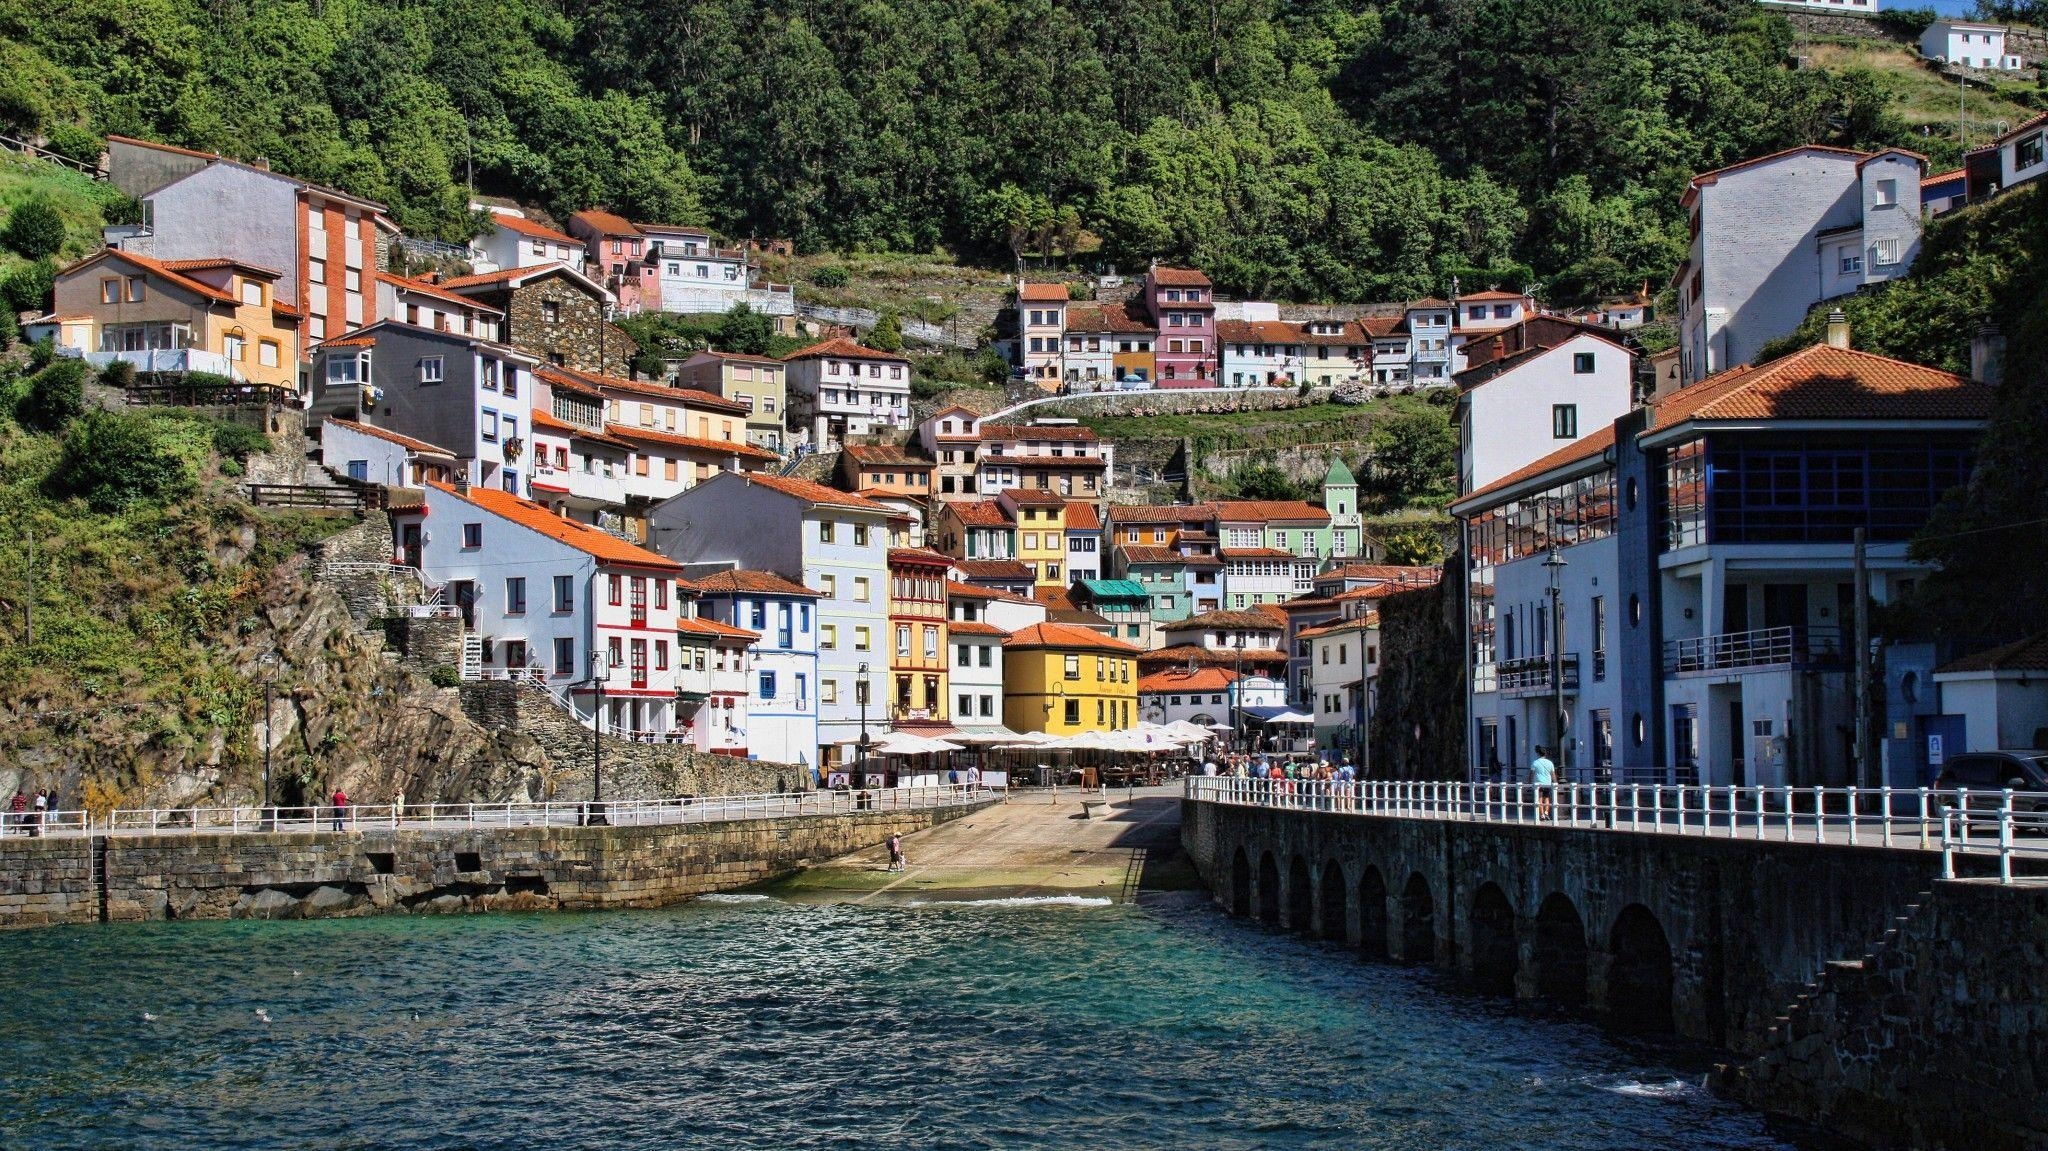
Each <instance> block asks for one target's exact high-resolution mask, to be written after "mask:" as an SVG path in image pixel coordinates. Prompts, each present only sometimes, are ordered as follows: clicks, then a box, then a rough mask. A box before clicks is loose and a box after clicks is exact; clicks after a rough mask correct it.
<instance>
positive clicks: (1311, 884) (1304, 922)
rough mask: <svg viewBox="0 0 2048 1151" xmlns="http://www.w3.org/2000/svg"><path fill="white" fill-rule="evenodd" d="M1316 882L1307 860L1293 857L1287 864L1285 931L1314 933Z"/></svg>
mask: <svg viewBox="0 0 2048 1151" xmlns="http://www.w3.org/2000/svg"><path fill="white" fill-rule="evenodd" d="M1315 898H1316V881H1315V877H1314V876H1313V875H1311V874H1310V873H1309V869H1308V860H1306V859H1303V858H1302V857H1301V856H1299V855H1297V856H1295V857H1294V858H1293V859H1292V860H1291V861H1289V863H1288V864H1287V930H1289V931H1300V932H1304V933H1311V932H1314V931H1315V929H1316V924H1315Z"/></svg>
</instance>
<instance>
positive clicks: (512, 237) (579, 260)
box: [469, 207, 585, 275]
mask: <svg viewBox="0 0 2048 1151" xmlns="http://www.w3.org/2000/svg"><path fill="white" fill-rule="evenodd" d="M490 213H491V224H490V228H489V229H488V230H487V231H485V232H484V234H483V235H481V236H478V237H477V238H476V239H474V240H471V241H470V242H469V252H470V258H469V262H470V269H471V271H473V272H477V273H482V272H498V271H503V270H505V269H507V268H538V267H543V266H545V265H547V264H567V265H568V266H569V267H570V268H571V269H572V270H574V271H575V272H576V273H577V274H578V275H581V274H582V272H583V259H584V254H585V253H584V248H583V241H581V240H579V239H577V238H576V237H574V236H571V235H569V234H568V233H567V232H562V231H559V230H557V229H554V228H550V227H548V226H547V225H545V224H542V223H540V222H539V221H537V220H531V219H528V218H527V217H526V216H525V215H523V214H521V213H519V212H516V211H514V210H512V209H510V208H498V207H493V208H491V209H490Z"/></svg>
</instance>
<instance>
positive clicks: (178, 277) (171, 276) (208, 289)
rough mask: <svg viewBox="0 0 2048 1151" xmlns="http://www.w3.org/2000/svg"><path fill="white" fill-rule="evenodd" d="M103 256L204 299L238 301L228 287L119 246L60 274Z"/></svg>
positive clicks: (88, 257) (80, 262)
mask: <svg viewBox="0 0 2048 1151" xmlns="http://www.w3.org/2000/svg"><path fill="white" fill-rule="evenodd" d="M102 258H111V259H115V260H120V261H122V262H124V263H127V264H132V265H133V266H135V267H137V268H141V269H142V270H143V271H145V272H148V273H150V274H152V275H154V276H156V277H158V278H159V279H162V280H165V281H167V282H169V283H171V284H174V285H176V286H177V287H179V288H182V289H184V290H185V291H188V292H191V293H193V294H195V295H197V296H199V297H201V298H203V299H207V300H212V301H213V302H215V303H217V304H233V303H237V302H238V301H237V300H236V299H235V294H234V293H233V292H230V291H227V290H226V289H223V288H216V287H214V286H213V285H212V284H209V283H206V282H204V281H201V280H195V279H193V278H192V277H190V276H188V275H186V274H185V273H183V272H181V271H179V270H177V269H176V268H173V267H172V266H171V265H169V264H167V263H164V262H163V261H161V260H153V259H151V258H149V257H148V256H143V255H138V254H136V253H134V252H124V251H122V250H121V249H119V248H105V249H102V250H101V251H99V252H98V253H95V254H94V255H91V256H87V257H86V258H85V259H83V260H80V261H78V262H77V263H75V264H73V265H71V267H69V268H65V269H64V270H63V271H62V272H59V273H58V275H60V276H62V275H66V274H69V273H70V272H73V271H75V270H77V269H79V268H82V267H84V266H85V265H86V264H89V263H91V262H93V261H95V260H99V259H102Z"/></svg>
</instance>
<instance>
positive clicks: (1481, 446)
mask: <svg viewBox="0 0 2048 1151" xmlns="http://www.w3.org/2000/svg"><path fill="white" fill-rule="evenodd" d="M1465 347H1466V352H1467V355H1468V358H1469V359H1471V360H1473V361H1475V362H1474V364H1473V366H1471V367H1468V368H1466V369H1465V370H1464V371H1462V372H1459V373H1458V376H1457V380H1458V405H1457V421H1458V490H1459V491H1460V492H1469V491H1471V490H1473V489H1474V488H1480V487H1484V486H1486V485H1487V484H1490V483H1492V482H1494V481H1495V480H1497V479H1499V478H1500V477H1502V476H1504V475H1507V474H1508V473H1510V472H1513V471H1517V470H1519V469H1520V468H1522V467H1523V466H1525V465H1527V464H1529V463H1531V462H1533V461H1535V460H1537V459H1539V458H1541V457H1543V456H1546V455H1549V454H1550V453H1551V452H1552V451H1555V450H1556V449H1557V448H1559V447H1561V446H1563V445H1565V444H1569V443H1572V442H1573V441H1575V440H1577V439H1579V438H1580V437H1581V436H1583V435H1585V434H1586V433H1587V432H1590V431H1593V430H1595V429H1597V428H1603V427H1606V426H1607V425H1608V424H1611V423H1613V422H1614V421H1615V420H1616V419H1617V418H1619V417H1620V416H1621V415H1622V414H1623V413H1625V412H1627V411H1628V410H1629V408H1630V407H1631V406H1632V405H1633V402H1634V397H1635V356H1634V355H1633V354H1632V353H1631V352H1630V351H1629V350H1628V349H1627V348H1625V347H1623V346H1622V345H1621V344H1620V343H1619V342H1617V341H1616V340H1615V339H1614V337H1613V336H1612V334H1610V333H1607V332H1605V331H1603V330H1602V329H1599V328H1596V327H1593V326H1591V325H1588V324H1581V323H1578V322H1577V321H1574V320H1565V319H1559V318H1557V317H1552V316H1544V317H1539V318H1537V319H1534V320H1531V321H1528V322H1525V323H1523V324H1520V325H1517V326H1515V327H1512V328H1509V329H1504V330H1502V331H1500V332H1498V333H1496V334H1494V335H1491V336H1486V337H1483V338H1480V339H1477V340H1474V341H1472V342H1470V343H1468V344H1467V345H1466V346H1465Z"/></svg>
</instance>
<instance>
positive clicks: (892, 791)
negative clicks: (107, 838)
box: [0, 784, 992, 837]
mask: <svg viewBox="0 0 2048 1151" xmlns="http://www.w3.org/2000/svg"><path fill="white" fill-rule="evenodd" d="M991 790H992V789H990V788H988V787H986V786H982V785H977V784H927V785H920V786H913V787H891V788H865V789H861V788H856V789H839V790H833V791H793V792H772V793H761V794H750V795H712V796H681V797H678V798H674V799H643V800H617V801H614V800H604V801H602V802H598V803H591V802H588V801H575V802H547V803H426V804H421V803H408V804H405V805H403V806H401V805H399V804H392V803H385V804H350V805H348V806H346V807H342V808H340V809H336V808H334V807H333V806H331V805H326V804H317V805H312V806H298V807H270V808H260V807H181V808H121V809H118V810H116V811H113V812H110V813H108V815H107V816H106V817H105V818H104V819H96V818H94V817H93V816H91V815H90V814H89V813H87V812H83V811H66V812H50V813H48V814H47V815H46V816H45V817H44V819H43V821H42V822H41V823H40V824H37V823H35V822H34V816H33V814H32V813H30V814H23V815H16V814H14V813H13V812H4V813H0V835H33V834H41V835H48V836H52V837H59V836H70V837H79V836H85V835H116V836H131V835H164V834H206V835H219V834H227V835H285V834H305V833H307V832H318V831H370V830H389V831H419V830H436V829H444V828H471V827H478V828H490V827H577V826H583V825H586V824H590V823H603V824H609V825H611V826H615V827H617V826H632V827H640V826H663V825H674V824H690V823H721V822H728V821H732V820H741V819H784V818H791V817H795V816H803V815H834V814H840V813H845V812H854V811H918V810H924V809H927V808H935V807H950V806H957V805H959V804H964V803H972V802H975V801H976V800H978V799H980V798H982V797H983V796H985V795H987V794H988V793H989V792H990V791H991Z"/></svg>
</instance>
